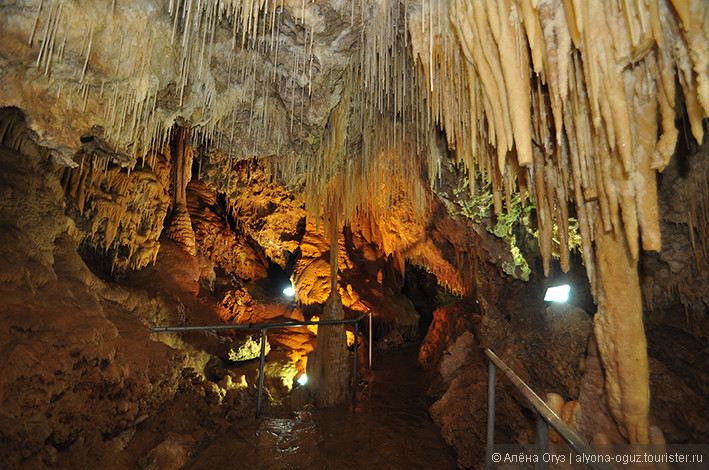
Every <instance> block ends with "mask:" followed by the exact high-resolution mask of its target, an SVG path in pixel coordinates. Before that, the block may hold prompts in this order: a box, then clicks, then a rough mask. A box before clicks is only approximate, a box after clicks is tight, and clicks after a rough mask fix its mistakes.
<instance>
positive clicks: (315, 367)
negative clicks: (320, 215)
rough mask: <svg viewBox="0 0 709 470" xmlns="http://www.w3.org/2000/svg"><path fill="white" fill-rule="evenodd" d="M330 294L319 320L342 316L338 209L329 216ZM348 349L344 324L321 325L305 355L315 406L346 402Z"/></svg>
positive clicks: (343, 312) (334, 318)
mask: <svg viewBox="0 0 709 470" xmlns="http://www.w3.org/2000/svg"><path fill="white" fill-rule="evenodd" d="M330 228H331V235H330V295H329V296H328V298H327V301H326V302H325V307H324V309H323V314H322V316H321V319H322V320H341V319H343V318H345V311H344V309H343V308H342V297H340V292H339V290H338V288H337V271H338V266H337V264H338V261H337V254H338V243H337V238H338V232H339V227H338V224H337V212H336V211H335V210H333V211H332V216H331V218H330ZM348 360H349V352H348V351H347V338H346V336H345V327H344V325H336V326H320V327H319V328H318V342H317V346H316V348H315V351H313V352H312V353H311V354H310V357H309V358H308V383H309V384H310V389H311V390H312V392H313V399H314V401H315V404H316V405H318V406H333V405H337V404H339V403H342V402H343V401H345V400H346V399H347V397H348V394H349V385H348V383H349V375H350V374H349V367H348Z"/></svg>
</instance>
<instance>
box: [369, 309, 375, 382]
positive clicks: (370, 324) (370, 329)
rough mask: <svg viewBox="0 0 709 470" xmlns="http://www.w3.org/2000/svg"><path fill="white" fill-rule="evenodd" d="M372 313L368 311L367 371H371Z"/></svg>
mask: <svg viewBox="0 0 709 470" xmlns="http://www.w3.org/2000/svg"><path fill="white" fill-rule="evenodd" d="M373 316H374V313H373V312H372V311H371V310H370V311H369V370H372V319H373Z"/></svg>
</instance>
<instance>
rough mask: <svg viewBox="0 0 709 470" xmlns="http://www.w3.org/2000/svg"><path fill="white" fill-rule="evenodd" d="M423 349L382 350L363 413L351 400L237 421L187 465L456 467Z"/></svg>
mask: <svg viewBox="0 0 709 470" xmlns="http://www.w3.org/2000/svg"><path fill="white" fill-rule="evenodd" d="M417 352H418V348H415V347H409V348H405V349H400V350H393V351H386V352H379V353H378V354H375V356H374V361H375V363H374V372H373V374H372V376H371V379H370V382H369V384H368V386H367V388H366V390H365V393H363V396H362V398H361V399H360V400H359V404H358V407H357V409H356V410H355V412H354V413H353V412H352V411H351V408H350V406H348V405H341V406H337V407H333V408H325V409H312V410H309V411H300V412H295V413H293V414H292V415H291V416H289V417H287V418H282V417H268V416H266V417H263V418H262V419H261V420H256V421H250V422H246V423H243V424H240V425H235V426H234V427H233V428H232V429H231V430H230V431H228V432H226V433H225V434H224V435H223V436H221V437H219V438H218V439H216V440H215V441H214V442H212V444H210V445H209V446H208V447H207V448H205V449H204V450H203V451H202V452H201V453H199V454H198V455H196V456H195V457H194V458H193V459H192V460H191V461H189V462H188V463H187V464H186V465H185V466H184V467H182V468H183V469H189V470H198V469H207V468H209V469H213V468H235V467H234V466H235V465H237V466H238V467H239V468H254V469H304V468H314V469H333V470H334V469H338V470H339V469H360V468H391V469H417V468H420V469H427V470H428V469H431V468H436V469H448V468H450V469H455V468H457V466H456V456H455V452H454V451H453V450H452V448H450V447H448V446H447V445H446V444H445V442H444V441H443V439H442V438H441V435H440V431H439V429H438V428H437V426H436V425H435V424H434V423H433V421H431V418H430V417H429V415H428V411H427V409H428V406H429V401H430V400H428V399H427V398H426V396H425V392H426V387H427V381H426V380H424V375H423V371H422V370H421V369H420V367H419V365H418V362H417Z"/></svg>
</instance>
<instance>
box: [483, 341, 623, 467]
mask: <svg viewBox="0 0 709 470" xmlns="http://www.w3.org/2000/svg"><path fill="white" fill-rule="evenodd" d="M485 354H486V355H487V357H488V358H490V365H489V369H488V372H489V373H488V388H487V390H488V420H487V425H488V427H487V446H486V449H485V466H486V468H488V469H490V468H493V466H492V454H493V446H494V444H495V366H497V367H499V368H500V369H501V370H502V372H504V374H505V376H506V377H507V378H508V379H510V381H511V382H512V385H514V386H515V388H517V390H519V391H520V393H521V394H522V396H523V397H524V398H525V400H527V402H529V404H530V405H532V407H533V408H534V409H535V410H536V412H537V453H538V454H541V453H545V452H548V450H549V427H548V426H551V427H552V428H554V430H555V431H556V432H557V433H558V434H559V436H560V437H561V438H562V439H563V440H564V442H566V443H567V444H568V445H569V447H571V448H572V449H573V451H574V452H576V453H577V454H583V455H588V456H590V455H596V456H597V455H598V454H597V453H596V451H595V450H594V449H593V447H591V446H590V445H589V444H588V443H587V442H586V441H584V440H583V438H582V437H581V436H580V435H579V434H578V433H577V432H576V431H574V430H573V429H572V428H571V426H569V425H568V424H566V422H564V420H562V419H561V418H560V417H559V415H557V414H556V413H554V410H552V409H551V408H549V406H548V405H547V404H546V403H545V402H544V400H542V399H541V398H539V396H538V395H537V394H536V393H534V391H533V390H532V389H531V388H529V386H528V385H527V384H526V383H524V381H523V380H522V379H520V378H519V376H518V375H517V374H515V373H514V371H513V370H512V369H510V368H509V366H508V365H507V364H505V363H504V362H502V360H501V359H500V358H499V357H497V355H496V354H495V353H494V352H492V351H491V350H490V349H487V348H486V349H485ZM594 460H595V461H594ZM588 466H589V467H591V468H592V469H594V470H610V466H608V465H607V464H605V463H604V462H603V461H602V459H600V458H599V459H591V461H590V462H589V463H588Z"/></svg>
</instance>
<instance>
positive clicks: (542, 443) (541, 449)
mask: <svg viewBox="0 0 709 470" xmlns="http://www.w3.org/2000/svg"><path fill="white" fill-rule="evenodd" d="M548 453H549V425H548V424H547V422H546V421H545V420H544V418H543V417H542V415H540V414H537V463H536V464H535V468H536V470H547V469H548V468H549V461H548V459H545V458H544V456H545V454H548ZM545 460H546V462H545Z"/></svg>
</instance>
